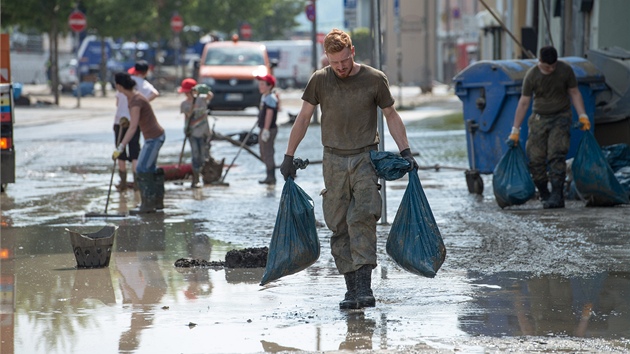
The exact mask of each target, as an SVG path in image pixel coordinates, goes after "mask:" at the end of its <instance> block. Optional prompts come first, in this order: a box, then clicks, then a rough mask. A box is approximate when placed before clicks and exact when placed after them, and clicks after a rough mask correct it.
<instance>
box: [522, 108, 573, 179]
mask: <svg viewBox="0 0 630 354" xmlns="http://www.w3.org/2000/svg"><path fill="white" fill-rule="evenodd" d="M527 126H528V128H529V132H528V137H527V143H525V151H526V152H527V157H528V158H529V172H530V173H531V174H532V179H533V180H534V182H535V183H536V182H543V183H544V182H547V181H549V180H551V181H553V180H557V179H559V180H562V181H564V178H565V176H566V169H567V163H566V158H567V153H568V152H569V144H570V142H571V141H570V139H571V135H570V134H571V133H570V129H571V111H567V112H562V113H559V114H557V115H550V116H542V115H539V114H532V115H531V116H530V117H529V121H528V123H527Z"/></svg>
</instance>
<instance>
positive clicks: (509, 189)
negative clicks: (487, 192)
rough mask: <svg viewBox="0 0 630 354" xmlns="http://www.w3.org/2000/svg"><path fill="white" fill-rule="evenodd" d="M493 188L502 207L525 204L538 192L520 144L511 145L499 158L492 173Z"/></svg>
mask: <svg viewBox="0 0 630 354" xmlns="http://www.w3.org/2000/svg"><path fill="white" fill-rule="evenodd" d="M492 188H493V190H494V197H495V199H496V200H497V204H499V206H500V207H501V208H505V207H507V206H511V205H519V204H523V203H525V202H527V201H528V200H530V199H531V198H532V197H533V196H534V194H535V193H536V186H534V181H533V180H532V176H531V175H530V174H529V168H528V167H527V158H526V157H525V152H523V148H522V147H521V146H520V145H518V144H517V145H515V146H510V148H509V149H508V151H507V152H506V153H505V154H504V155H503V156H502V157H501V160H499V163H498V164H497V165H496V167H495V168H494V172H493V174H492Z"/></svg>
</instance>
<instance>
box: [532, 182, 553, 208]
mask: <svg viewBox="0 0 630 354" xmlns="http://www.w3.org/2000/svg"><path fill="white" fill-rule="evenodd" d="M534 184H535V185H536V189H538V197H539V198H540V201H541V202H543V203H544V202H546V201H547V200H548V199H549V197H550V196H551V194H550V193H549V188H548V187H547V181H536V182H534Z"/></svg>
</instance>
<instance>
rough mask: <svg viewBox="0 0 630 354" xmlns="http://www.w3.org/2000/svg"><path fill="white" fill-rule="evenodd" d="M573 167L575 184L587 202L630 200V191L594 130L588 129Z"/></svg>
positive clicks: (610, 203) (608, 202)
mask: <svg viewBox="0 0 630 354" xmlns="http://www.w3.org/2000/svg"><path fill="white" fill-rule="evenodd" d="M571 170H572V171H573V181H574V182H575V187H576V189H577V191H578V193H579V194H580V196H581V197H582V198H583V199H584V200H586V205H587V206H613V205H618V204H628V202H629V200H628V194H627V193H626V191H625V190H624V188H623V187H622V186H621V184H620V183H619V181H618V180H617V178H616V177H615V173H614V172H613V170H612V168H611V167H610V165H609V164H608V161H606V157H605V156H604V153H603V152H602V149H601V148H600V147H599V144H598V143H597V140H596V139H595V136H593V133H591V132H590V131H586V132H584V135H583V136H582V140H580V145H579V146H578V150H577V152H576V154H575V158H574V159H573V164H572V165H571Z"/></svg>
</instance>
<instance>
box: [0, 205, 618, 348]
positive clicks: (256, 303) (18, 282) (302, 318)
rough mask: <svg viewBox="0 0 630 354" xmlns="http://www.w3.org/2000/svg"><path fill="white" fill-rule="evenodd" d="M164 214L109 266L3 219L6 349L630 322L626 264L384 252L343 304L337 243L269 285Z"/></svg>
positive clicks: (406, 339) (137, 231) (364, 339)
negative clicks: (537, 271) (560, 272)
mask: <svg viewBox="0 0 630 354" xmlns="http://www.w3.org/2000/svg"><path fill="white" fill-rule="evenodd" d="M166 220H168V219H164V217H163V216H160V215H153V216H150V217H146V218H130V219H126V220H121V221H119V222H120V224H119V225H118V226H119V229H118V231H117V235H116V238H115V243H114V249H113V253H112V259H111V262H110V266H109V267H108V268H101V269H77V268H76V261H75V259H74V255H73V253H72V247H71V245H70V241H69V239H68V237H67V233H66V232H65V231H64V228H65V227H64V226H59V227H51V226H33V227H26V228H6V229H3V230H2V235H1V236H2V239H1V242H2V247H3V248H4V249H7V250H10V252H12V253H14V256H15V257H11V256H10V257H7V258H5V259H3V260H2V267H1V269H2V278H1V280H2V284H1V285H2V287H1V289H2V297H1V301H2V303H1V304H2V308H1V309H2V322H1V324H2V327H1V331H2V332H1V333H2V341H3V342H2V353H67V352H93V351H94V343H99V351H100V352H239V353H244V352H260V351H261V350H262V351H267V352H281V351H294V350H298V351H299V350H301V351H329V350H330V351H333V350H348V351H353V350H379V349H380V350H393V349H396V348H400V347H402V346H410V347H413V348H414V350H418V351H421V350H429V351H430V350H432V349H433V350H434V349H435V348H436V346H440V345H441V346H442V348H450V349H452V346H450V347H449V346H448V344H440V342H442V343H444V342H446V343H448V342H449V341H450V340H453V339H454V338H462V337H466V336H469V337H471V338H475V337H477V336H481V335H483V336H488V337H497V338H498V337H505V336H524V335H532V336H545V337H550V336H555V337H562V336H569V337H572V336H579V337H587V338H589V337H590V338H609V339H616V338H621V337H624V336H627V328H629V326H630V316H629V310H628V309H629V308H630V306H629V303H628V298H629V297H628V293H629V292H630V275H629V274H627V273H600V274H597V275H595V276H591V277H585V278H562V277H557V276H533V275H532V274H529V273H496V274H493V275H490V276H488V275H484V274H480V273H468V274H466V273H461V272H454V271H452V270H451V271H449V270H447V269H445V271H444V272H442V273H441V274H440V276H439V277H436V278H435V279H430V280H429V279H424V278H419V277H417V276H415V275H411V274H409V273H406V272H404V271H401V270H399V269H396V268H393V267H388V266H387V262H383V264H382V265H381V266H380V267H378V273H377V274H378V276H375V279H374V284H375V286H376V289H377V290H376V292H377V293H378V294H379V296H378V303H377V307H376V308H374V309H367V310H359V311H349V312H342V311H339V310H338V308H337V302H338V300H339V298H340V297H341V296H342V295H343V294H342V291H341V288H340V286H342V284H343V278H341V277H340V276H339V275H338V274H336V272H335V271H334V267H333V266H332V264H331V263H330V262H332V260H331V257H330V256H329V255H328V254H326V253H323V254H322V256H321V257H320V260H318V262H317V263H316V264H315V265H314V266H312V267H309V268H308V269H306V270H305V271H303V272H300V273H298V274H295V275H291V276H287V277H286V278H283V279H281V280H279V281H277V282H273V283H271V284H269V286H265V287H261V286H259V282H260V279H261V278H262V274H263V273H264V269H263V268H255V269H213V268H205V269H204V268H187V269H182V268H175V267H174V266H173V264H174V262H175V260H177V259H179V258H182V257H188V258H196V259H206V260H221V259H224V257H225V254H226V253H227V252H228V251H230V250H231V249H234V248H243V247H239V246H236V245H232V244H226V243H220V242H217V241H215V240H213V239H211V238H209V237H208V236H207V235H206V234H205V233H204V231H205V230H203V226H201V225H202V224H201V223H199V222H195V221H183V220H180V219H171V221H173V222H166ZM99 227H100V226H99ZM73 228H74V229H76V228H77V227H76V226H75V227H73ZM95 229H98V227H95ZM79 231H84V232H90V231H94V230H79ZM462 294H467V295H462ZM191 323H194V324H195V325H190V324H191ZM31 338H42V339H41V340H38V341H33V340H30V339H31ZM429 343H430V344H429Z"/></svg>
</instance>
